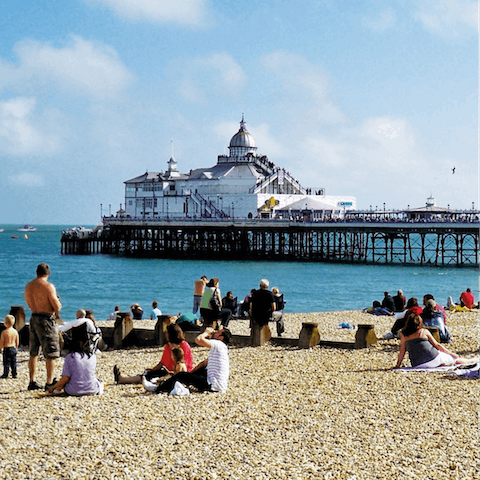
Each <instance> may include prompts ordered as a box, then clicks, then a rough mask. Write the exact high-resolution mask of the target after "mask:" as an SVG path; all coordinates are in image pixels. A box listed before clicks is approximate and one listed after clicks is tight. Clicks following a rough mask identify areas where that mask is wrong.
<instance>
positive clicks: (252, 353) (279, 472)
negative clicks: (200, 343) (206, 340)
mask: <svg viewBox="0 0 480 480" xmlns="http://www.w3.org/2000/svg"><path fill="white" fill-rule="evenodd" d="M306 321H308V322H317V323H318V326H319V332H320V337H321V339H323V340H340V341H352V342H353V341H354V338H355V333H356V329H352V330H349V329H342V328H339V327H338V325H339V323H341V322H348V323H349V324H351V325H354V326H358V325H359V324H362V323H371V324H373V325H375V332H376V334H377V336H378V337H379V338H381V337H382V336H383V334H384V333H386V332H387V331H389V329H390V327H391V325H392V323H393V319H392V317H375V316H372V315H367V314H365V313H363V312H360V311H351V312H350V311H349V312H327V313H308V314H302V313H300V314H287V315H286V322H285V324H286V331H285V334H284V336H285V337H296V338H298V334H299V332H300V329H301V325H302V322H306ZM152 323H153V322H148V321H145V322H140V323H139V326H144V325H150V327H151V328H153V325H152ZM230 326H231V330H232V332H233V333H237V334H245V335H246V334H248V322H246V321H233V322H231V324H230ZM150 327H149V328H150ZM448 327H449V329H450V331H451V333H452V338H453V340H452V343H451V344H450V345H449V346H448V348H449V349H451V350H452V351H454V352H458V353H461V354H462V355H463V356H467V357H472V358H474V357H476V355H478V349H479V339H478V331H479V316H478V313H469V312H457V313H453V314H449V317H448ZM272 333H273V334H274V335H275V327H274V325H272ZM398 348H399V341H398V340H388V341H384V340H380V341H379V342H378V343H377V344H376V345H374V346H372V347H370V348H368V349H362V350H341V349H335V348H325V347H321V346H317V347H314V348H312V349H310V350H299V349H297V348H294V347H280V346H275V345H273V344H267V345H264V346H262V347H256V348H255V347H244V348H230V365H231V376H230V383H229V389H228V391H227V393H225V394H198V393H195V394H192V395H190V396H187V397H171V396H168V395H163V394H160V395H156V394H151V393H147V392H145V391H144V390H143V388H142V387H141V386H135V385H114V384H113V374H112V369H113V365H115V364H118V365H119V366H120V367H121V369H122V373H124V374H127V375H128V374H138V373H140V372H142V371H143V369H144V368H145V367H149V366H153V365H156V364H157V363H158V360H159V358H160V357H161V352H162V349H161V348H144V349H137V348H131V349H127V350H122V351H107V352H102V353H101V354H99V356H98V367H97V374H98V377H99V378H101V379H103V380H104V381H105V383H106V387H105V392H104V394H103V395H102V396H94V397H83V398H74V397H64V398H59V397H49V396H45V395H44V393H43V392H40V393H38V392H29V391H27V389H26V387H27V385H28V351H27V350H26V349H21V350H20V352H19V355H18V360H19V376H18V378H17V379H16V380H13V379H7V380H1V381H0V382H1V383H0V406H1V408H2V420H1V422H0V449H1V452H2V455H1V460H0V471H1V472H2V473H1V475H2V478H6V479H10V478H12V479H13V478H15V479H60V478H62V479H114V478H115V479H119V478H129V479H154V478H155V479H158V478H167V479H212V478H214V479H226V478H230V479H299V480H303V479H310V478H312V479H349V480H372V479H388V478H408V479H411V478H412V479H414V478H419V479H420V478H421V479H451V478H459V479H460V478H462V479H463V478H469V479H470V478H471V479H474V478H479V473H480V472H479V463H478V451H479V435H478V404H479V385H478V380H465V379H462V378H459V377H456V376H454V375H447V374H443V373H429V374H427V373H423V372H410V373H402V372H397V371H392V370H390V368H391V367H392V366H393V365H394V364H395V362H396V359H397V355H398ZM193 353H194V359H195V361H196V362H198V361H201V360H203V359H204V358H206V357H207V355H208V351H207V350H206V349H204V348H200V347H195V348H194V349H193ZM62 363H63V362H62V361H59V362H57V366H56V371H55V375H56V376H57V377H59V376H60V375H61V366H62ZM44 376H45V363H44V361H39V365H38V368H37V380H38V381H39V382H44V381H45V378H44Z"/></svg>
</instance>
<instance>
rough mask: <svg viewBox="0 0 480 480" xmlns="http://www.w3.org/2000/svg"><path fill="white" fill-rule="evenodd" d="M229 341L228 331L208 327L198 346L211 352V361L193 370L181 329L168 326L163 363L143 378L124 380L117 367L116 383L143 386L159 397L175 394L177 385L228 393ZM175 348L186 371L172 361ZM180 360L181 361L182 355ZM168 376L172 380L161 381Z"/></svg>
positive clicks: (176, 326) (137, 376)
mask: <svg viewBox="0 0 480 480" xmlns="http://www.w3.org/2000/svg"><path fill="white" fill-rule="evenodd" d="M230 338H231V333H230V331H229V330H227V329H226V328H225V329H221V330H218V331H215V330H214V329H213V328H211V327H208V328H207V329H206V330H205V331H204V332H203V333H201V334H200V335H199V336H198V337H197V338H196V339H195V342H196V344H197V345H199V346H201V347H206V348H208V349H210V353H209V356H208V359H207V360H204V361H203V362H200V363H199V364H198V365H197V366H196V367H195V368H193V360H192V351H191V349H190V345H189V344H188V343H187V342H186V341H185V340H184V337H183V332H182V330H181V329H180V328H179V327H178V325H169V326H168V327H167V339H168V342H167V344H166V345H165V349H164V351H163V356H162V359H161V360H160V363H159V364H158V365H157V366H156V367H154V368H153V369H147V370H145V372H144V374H143V375H136V376H133V377H124V376H122V375H121V373H120V370H119V368H118V367H117V366H116V365H115V367H114V376H115V382H116V383H118V384H127V383H128V384H139V383H143V385H144V387H145V388H146V389H147V390H148V391H155V392H157V393H159V392H167V393H168V392H170V391H172V389H173V387H174V385H175V382H177V381H178V382H180V383H182V384H183V385H186V386H193V387H195V388H197V389H198V390H199V391H202V392H205V391H206V392H218V391H220V392H225V391H226V390H227V386H228V377H229V373H230V372H229V368H230V367H229V365H230V364H229V358H228V348H227V345H228V343H229V342H230ZM175 348H179V349H181V350H182V351H183V353H184V363H185V366H184V367H186V368H184V367H183V366H178V365H179V363H181V362H178V360H177V363H175V360H173V358H172V352H173V351H174V349H175ZM179 357H180V358H181V355H180V356H179ZM169 374H172V376H171V377H170V378H168V379H163V381H162V378H163V377H166V376H167V375H169ZM154 379H160V383H154V382H153V380H154Z"/></svg>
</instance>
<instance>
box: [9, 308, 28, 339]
mask: <svg viewBox="0 0 480 480" xmlns="http://www.w3.org/2000/svg"><path fill="white" fill-rule="evenodd" d="M10 315H13V316H14V317H15V329H16V330H17V332H18V337H19V339H18V340H19V343H20V345H28V338H29V332H30V328H29V326H28V325H26V316H25V308H23V306H22V305H12V306H11V307H10Z"/></svg>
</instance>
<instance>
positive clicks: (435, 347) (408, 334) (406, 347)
mask: <svg viewBox="0 0 480 480" xmlns="http://www.w3.org/2000/svg"><path fill="white" fill-rule="evenodd" d="M407 351H408V356H409V358H410V363H411V364H412V367H417V368H435V367H440V366H444V365H445V366H447V365H458V364H469V363H472V362H473V363H474V361H473V360H468V359H466V358H460V357H459V356H458V355H456V354H455V353H451V352H449V351H448V350H447V349H446V348H445V347H443V346H442V345H440V344H439V343H438V342H437V341H436V340H435V339H434V338H433V337H432V334H431V333H430V332H429V331H428V330H427V329H425V328H423V322H422V318H421V317H420V316H419V315H415V314H414V313H410V314H409V315H408V317H407V320H406V324H405V327H404V328H403V330H402V332H401V334H400V352H399V354H398V360H397V364H396V365H395V367H394V368H400V366H401V365H402V361H403V357H404V356H405V352H407Z"/></svg>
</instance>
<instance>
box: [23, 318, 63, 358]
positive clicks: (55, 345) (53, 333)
mask: <svg viewBox="0 0 480 480" xmlns="http://www.w3.org/2000/svg"><path fill="white" fill-rule="evenodd" d="M40 347H42V351H43V356H44V357H45V358H58V357H59V356H60V341H59V334H58V330H57V324H56V322H55V318H54V316H53V315H49V314H47V313H32V316H31V318H30V337H29V350H30V356H31V357H36V356H37V355H38V352H39V349H40Z"/></svg>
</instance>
